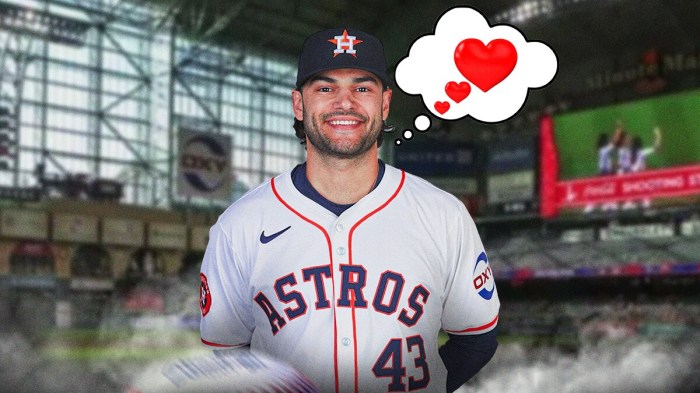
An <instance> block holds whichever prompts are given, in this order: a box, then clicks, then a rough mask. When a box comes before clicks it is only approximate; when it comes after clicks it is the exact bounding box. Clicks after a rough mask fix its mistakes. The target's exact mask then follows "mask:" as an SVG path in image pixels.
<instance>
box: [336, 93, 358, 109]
mask: <svg viewBox="0 0 700 393" xmlns="http://www.w3.org/2000/svg"><path fill="white" fill-rule="evenodd" d="M334 106H335V109H342V110H350V109H353V108H354V107H355V98H354V97H353V95H352V90H351V89H339V90H338V94H337V95H336V96H335V102H334Z"/></svg>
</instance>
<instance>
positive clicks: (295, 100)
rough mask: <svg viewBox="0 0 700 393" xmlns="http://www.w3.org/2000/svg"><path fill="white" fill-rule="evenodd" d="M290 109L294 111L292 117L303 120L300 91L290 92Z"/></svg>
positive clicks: (302, 102)
mask: <svg viewBox="0 0 700 393" xmlns="http://www.w3.org/2000/svg"><path fill="white" fill-rule="evenodd" d="M292 109H293V110H294V117H295V118H296V119H297V120H299V121H303V120H304V100H303V99H302V98H301V91H299V90H296V89H295V90H292Z"/></svg>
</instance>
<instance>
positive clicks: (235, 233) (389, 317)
mask: <svg viewBox="0 0 700 393" xmlns="http://www.w3.org/2000/svg"><path fill="white" fill-rule="evenodd" d="M201 278H202V287H201V288H202V289H201V296H202V302H201V306H202V314H203V317H202V320H201V336H202V341H203V342H204V343H205V344H208V345H211V346H213V347H229V346H239V345H247V344H250V347H251V350H253V351H261V352H264V353H268V354H272V355H273V356H274V357H276V358H279V359H282V360H284V361H286V362H288V363H290V364H291V365H293V366H294V367H296V368H297V369H298V370H299V371H301V372H302V373H304V374H305V375H307V376H308V377H309V378H310V379H311V380H312V381H314V382H315V383H316V384H317V385H318V387H319V388H320V389H321V390H322V391H324V392H383V391H390V392H394V391H401V392H407V391H414V390H421V391H423V392H444V391H445V386H446V376H447V371H446V370H445V367H444V365H443V363H442V360H441V359H440V356H439V354H438V333H439V331H440V329H444V330H445V331H447V332H450V333H454V334H480V333H485V332H487V331H490V330H491V329H493V328H494V327H495V326H496V323H497V320H498V309H499V299H498V295H497V292H496V287H495V281H494V278H493V273H492V270H491V268H490V265H489V261H488V258H487V256H486V253H485V252H484V247H483V245H482V243H481V240H480V238H479V235H478V233H477V230H476V226H475V225H474V222H473V220H472V219H471V217H470V216H469V214H468V212H467V210H466V208H465V207H464V204H462V203H461V202H460V201H459V200H458V199H456V198H455V197H453V196H452V195H450V194H448V193H446V192H444V191H441V190H439V189H438V188H436V187H434V186H432V185H431V184H430V183H428V182H426V181H424V180H422V179H420V178H418V177H415V176H413V175H410V174H406V173H405V172H403V171H401V170H398V169H396V168H393V167H391V166H389V165H386V170H385V173H384V176H383V178H382V180H381V182H380V183H379V185H378V186H377V187H376V188H375V189H374V190H373V191H372V192H371V193H369V194H368V195H367V196H365V197H364V198H362V199H361V200H360V201H358V202H357V203H356V204H354V205H353V206H352V207H350V208H349V209H347V210H346V211H345V212H344V213H342V214H341V215H340V216H336V215H335V214H333V213H331V212H330V211H328V210H327V209H325V208H324V207H322V206H321V205H319V204H318V203H316V202H314V201H312V200H311V199H309V198H307V197H305V196H304V195H302V194H301V193H300V192H299V191H298V190H297V189H296V188H295V186H294V184H293V183H292V178H291V171H290V172H287V173H284V174H282V175H279V176H277V177H275V178H274V179H271V180H270V181H267V182H265V183H264V184H262V185H260V186H259V187H257V188H255V189H254V190H251V191H250V192H248V193H247V194H246V195H245V196H243V197H242V198H241V199H240V200H239V201H237V202H236V203H234V204H233V205H231V206H230V207H229V208H228V209H227V210H226V211H225V212H224V213H223V214H222V215H221V216H220V217H219V220H218V221H217V223H216V224H215V225H214V226H213V227H212V228H211V231H210V238H209V245H208V247H207V250H206V253H205V256H204V261H203V263H202V274H201Z"/></svg>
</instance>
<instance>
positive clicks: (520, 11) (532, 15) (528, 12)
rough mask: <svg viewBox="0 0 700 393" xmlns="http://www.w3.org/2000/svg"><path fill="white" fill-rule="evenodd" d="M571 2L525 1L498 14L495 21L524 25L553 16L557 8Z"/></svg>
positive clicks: (550, 0)
mask: <svg viewBox="0 0 700 393" xmlns="http://www.w3.org/2000/svg"><path fill="white" fill-rule="evenodd" d="M577 1H578V0H577ZM581 1H586V0H581ZM571 2H572V1H571V0H569V1H566V2H562V1H556V2H555V1H554V0H524V1H522V2H521V3H520V4H518V5H516V6H513V7H511V8H508V9H506V10H504V11H502V12H500V13H498V14H496V15H495V16H494V17H493V20H494V22H496V23H515V24H522V23H525V22H528V21H530V20H532V19H536V18H539V17H543V16H551V15H552V13H553V12H554V11H555V9H556V8H560V7H562V6H565V5H568V3H571Z"/></svg>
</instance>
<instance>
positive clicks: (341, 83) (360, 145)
mask: <svg viewBox="0 0 700 393" xmlns="http://www.w3.org/2000/svg"><path fill="white" fill-rule="evenodd" d="M390 101H391V90H386V91H383V89H382V83H381V81H380V80H379V78H377V77H376V76H375V75H374V74H372V73H370V72H367V71H362V70H355V69H338V70H331V71H325V72H321V73H319V74H317V75H315V76H313V77H311V79H309V80H308V81H307V82H306V83H304V85H303V86H302V87H301V91H297V90H294V91H293V92H292V103H293V106H294V116H295V117H296V118H297V119H298V120H302V121H303V122H304V128H305V130H306V137H307V140H308V142H309V144H308V145H307V149H308V150H309V152H312V151H313V152H317V153H319V154H321V155H325V156H329V157H334V158H354V157H358V156H361V155H362V154H364V153H366V152H367V151H369V150H370V149H372V148H373V147H374V148H376V141H377V137H378V136H379V133H380V132H381V129H382V121H383V120H386V118H387V116H388V115H389V102H390Z"/></svg>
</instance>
